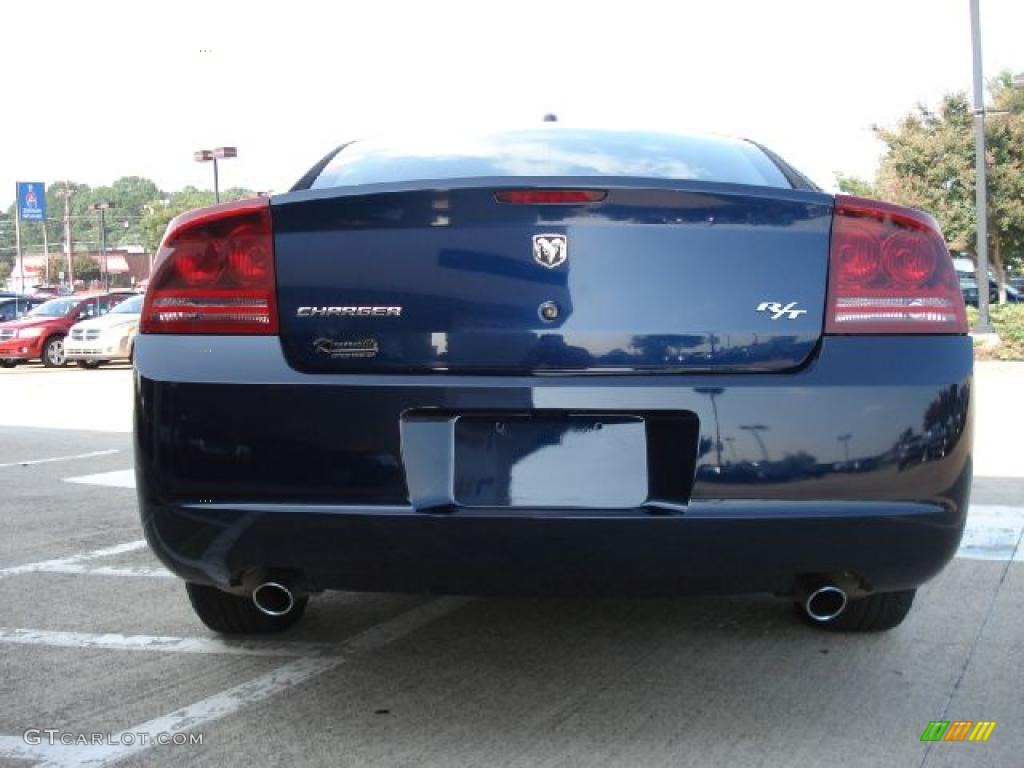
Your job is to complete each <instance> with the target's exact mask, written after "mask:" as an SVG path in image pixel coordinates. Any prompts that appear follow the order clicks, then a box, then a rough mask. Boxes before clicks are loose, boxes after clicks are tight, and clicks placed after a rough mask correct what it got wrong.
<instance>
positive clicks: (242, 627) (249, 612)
mask: <svg viewBox="0 0 1024 768" xmlns="http://www.w3.org/2000/svg"><path fill="white" fill-rule="evenodd" d="M185 590H186V591H187V592H188V599H189V602H190V603H192V610H193V611H195V613H196V616H198V617H199V620H200V621H201V622H203V624H205V625H206V626H208V627H209V628H210V629H212V630H213V631H214V632H220V633H222V634H225V635H263V634H269V633H271V632H281V631H283V630H286V629H288V628H289V627H291V626H292V625H294V624H295V623H296V622H297V621H298V620H299V619H301V618H302V614H303V613H305V611H306V604H307V603H308V602H309V597H297V598H296V599H295V607H294V608H292V610H291V611H290V612H288V613H287V614H286V615H284V616H268V615H267V614H265V613H262V612H261V611H260V610H259V609H258V608H257V607H256V606H255V605H254V604H253V602H252V600H251V599H250V598H248V597H243V596H241V595H233V594H231V593H230V592H225V591H223V590H221V589H217V588H216V587H209V586H206V585H205V584H193V583H192V582H186V584H185Z"/></svg>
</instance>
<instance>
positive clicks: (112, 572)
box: [35, 563, 176, 579]
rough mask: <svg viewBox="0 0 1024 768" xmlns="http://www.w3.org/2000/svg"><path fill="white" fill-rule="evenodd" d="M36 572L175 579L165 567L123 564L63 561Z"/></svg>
mask: <svg viewBox="0 0 1024 768" xmlns="http://www.w3.org/2000/svg"><path fill="white" fill-rule="evenodd" d="M35 573H65V574H71V575H76V576H141V577H144V578H151V579H173V578H176V577H175V575H174V574H173V573H171V572H170V571H168V570H165V569H163V568H145V567H139V568H135V567H132V566H123V565H81V564H79V563H62V564H59V565H46V566H42V567H39V568H37V569H36V570H35Z"/></svg>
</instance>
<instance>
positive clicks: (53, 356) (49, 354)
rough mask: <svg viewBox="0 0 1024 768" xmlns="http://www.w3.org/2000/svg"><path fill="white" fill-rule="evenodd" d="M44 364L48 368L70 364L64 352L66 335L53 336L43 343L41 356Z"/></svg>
mask: <svg viewBox="0 0 1024 768" xmlns="http://www.w3.org/2000/svg"><path fill="white" fill-rule="evenodd" d="M39 359H40V360H42V362H43V365H45V366H46V367H47V368H63V367H64V366H65V365H67V364H68V359H67V356H66V355H65V354H64V337H63V336H51V337H50V338H48V339H47V340H46V343H45V344H43V354H41V355H40V356H39Z"/></svg>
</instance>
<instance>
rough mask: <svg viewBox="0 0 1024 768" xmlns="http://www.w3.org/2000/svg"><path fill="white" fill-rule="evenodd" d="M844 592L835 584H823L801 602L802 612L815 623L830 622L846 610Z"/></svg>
mask: <svg viewBox="0 0 1024 768" xmlns="http://www.w3.org/2000/svg"><path fill="white" fill-rule="evenodd" d="M846 601H847V597H846V592H844V591H843V590H842V589H841V588H840V587H838V586H836V585H835V584H823V585H822V586H819V587H818V588H817V589H815V590H813V591H811V592H809V593H808V594H807V596H806V597H805V598H804V601H803V608H804V612H805V613H806V614H807V615H808V616H809V617H811V618H812V619H814V620H815V621H817V622H820V623H822V624H824V623H825V622H829V621H832V619H834V618H836V616H838V615H839V614H841V613H842V612H843V611H844V610H846Z"/></svg>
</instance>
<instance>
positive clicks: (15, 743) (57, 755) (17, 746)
mask: <svg viewBox="0 0 1024 768" xmlns="http://www.w3.org/2000/svg"><path fill="white" fill-rule="evenodd" d="M42 739H43V741H42V743H41V744H26V743H25V739H24V738H22V737H21V736H0V757H2V758H6V759H10V760H34V761H45V760H58V759H61V758H62V757H64V756H65V755H66V754H68V752H70V751H75V750H83V749H85V748H84V747H75V746H65V745H64V744H50V743H49V742H48V741H47V737H46V736H45V734H43V735H42Z"/></svg>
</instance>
